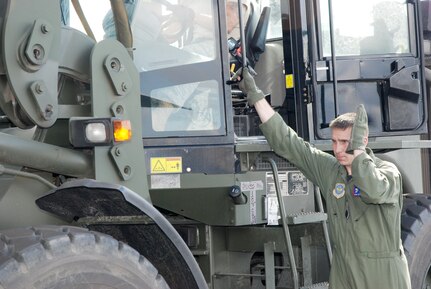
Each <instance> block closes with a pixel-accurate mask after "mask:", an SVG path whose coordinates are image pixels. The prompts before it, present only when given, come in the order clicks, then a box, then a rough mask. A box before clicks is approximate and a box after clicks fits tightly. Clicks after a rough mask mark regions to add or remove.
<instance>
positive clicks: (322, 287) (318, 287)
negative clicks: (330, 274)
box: [299, 282, 329, 289]
mask: <svg viewBox="0 0 431 289" xmlns="http://www.w3.org/2000/svg"><path fill="white" fill-rule="evenodd" d="M328 288H329V283H328V282H323V283H317V284H313V285H310V286H305V287H301V288H299V289H328Z"/></svg>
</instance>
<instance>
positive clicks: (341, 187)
mask: <svg viewBox="0 0 431 289" xmlns="http://www.w3.org/2000/svg"><path fill="white" fill-rule="evenodd" d="M345 193H346V185H345V184H343V183H336V184H335V188H334V190H333V191H332V194H333V195H334V197H336V198H337V199H340V198H342V197H343V196H344V194H345Z"/></svg>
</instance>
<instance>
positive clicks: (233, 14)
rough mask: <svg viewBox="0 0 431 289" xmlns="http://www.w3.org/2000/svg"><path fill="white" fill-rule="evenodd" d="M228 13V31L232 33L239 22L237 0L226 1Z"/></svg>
mask: <svg viewBox="0 0 431 289" xmlns="http://www.w3.org/2000/svg"><path fill="white" fill-rule="evenodd" d="M226 14H227V17H226V18H227V32H228V33H230V32H232V30H233V29H234V28H235V27H236V26H237V25H238V23H239V16H238V4H237V3H235V2H228V3H226ZM237 40H238V39H237Z"/></svg>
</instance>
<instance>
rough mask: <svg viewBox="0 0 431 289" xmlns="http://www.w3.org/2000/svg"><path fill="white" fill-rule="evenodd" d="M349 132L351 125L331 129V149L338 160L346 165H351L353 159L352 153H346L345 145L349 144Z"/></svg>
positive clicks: (350, 131)
mask: <svg viewBox="0 0 431 289" xmlns="http://www.w3.org/2000/svg"><path fill="white" fill-rule="evenodd" d="M351 133H352V128H351V127H349V128H346V129H344V130H343V129H339V128H333V129H332V151H333V152H334V155H335V157H336V158H337V160H338V162H339V163H340V164H341V165H343V166H347V167H350V166H351V165H352V162H353V159H354V156H353V155H352V154H348V153H347V152H346V151H347V147H348V146H349V142H350V136H351Z"/></svg>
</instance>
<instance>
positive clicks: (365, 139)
mask: <svg viewBox="0 0 431 289" xmlns="http://www.w3.org/2000/svg"><path fill="white" fill-rule="evenodd" d="M367 144H368V136H364V145H365V146H367Z"/></svg>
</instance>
